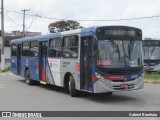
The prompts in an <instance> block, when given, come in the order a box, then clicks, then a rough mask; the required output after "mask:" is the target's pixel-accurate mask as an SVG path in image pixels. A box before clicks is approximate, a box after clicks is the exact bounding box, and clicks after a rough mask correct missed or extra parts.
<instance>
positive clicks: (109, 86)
mask: <svg viewBox="0 0 160 120" xmlns="http://www.w3.org/2000/svg"><path fill="white" fill-rule="evenodd" d="M123 85H127V86H128V87H127V88H123V87H122V86H123ZM143 87H144V78H143V76H141V77H139V78H137V79H135V80H132V81H126V82H113V81H109V80H107V81H101V80H97V81H96V82H95V83H94V93H107V92H117V91H130V90H138V89H142V88H143Z"/></svg>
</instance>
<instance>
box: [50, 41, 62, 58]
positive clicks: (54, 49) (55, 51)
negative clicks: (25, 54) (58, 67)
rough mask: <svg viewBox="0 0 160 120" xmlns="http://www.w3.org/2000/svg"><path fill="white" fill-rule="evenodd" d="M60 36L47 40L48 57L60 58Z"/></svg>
mask: <svg viewBox="0 0 160 120" xmlns="http://www.w3.org/2000/svg"><path fill="white" fill-rule="evenodd" d="M61 44H62V38H52V39H50V41H49V54H48V55H49V57H54V58H60V57H61V53H62V46H61Z"/></svg>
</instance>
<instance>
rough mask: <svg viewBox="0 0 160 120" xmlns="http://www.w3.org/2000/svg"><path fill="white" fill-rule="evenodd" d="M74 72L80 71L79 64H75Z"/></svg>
mask: <svg viewBox="0 0 160 120" xmlns="http://www.w3.org/2000/svg"><path fill="white" fill-rule="evenodd" d="M75 69H76V71H80V64H79V63H76V68H75Z"/></svg>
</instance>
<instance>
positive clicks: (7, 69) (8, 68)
mask: <svg viewBox="0 0 160 120" xmlns="http://www.w3.org/2000/svg"><path fill="white" fill-rule="evenodd" d="M7 71H10V66H6V67H5V70H4V71H2V70H1V68H0V72H7Z"/></svg>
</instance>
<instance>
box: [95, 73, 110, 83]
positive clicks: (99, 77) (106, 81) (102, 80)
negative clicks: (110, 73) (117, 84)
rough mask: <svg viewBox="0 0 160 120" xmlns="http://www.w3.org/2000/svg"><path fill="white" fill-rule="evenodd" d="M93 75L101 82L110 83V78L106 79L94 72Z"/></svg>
mask: <svg viewBox="0 0 160 120" xmlns="http://www.w3.org/2000/svg"><path fill="white" fill-rule="evenodd" d="M95 76H96V78H97V79H98V80H100V81H101V82H103V83H107V84H109V83H111V80H108V79H106V78H104V77H103V76H101V75H100V74H99V73H95Z"/></svg>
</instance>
